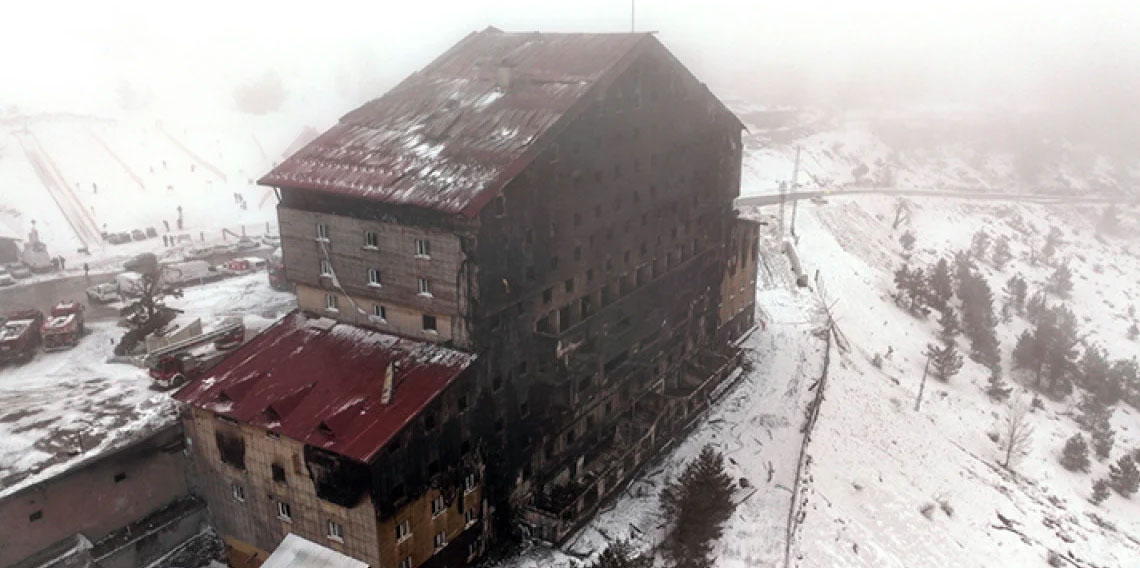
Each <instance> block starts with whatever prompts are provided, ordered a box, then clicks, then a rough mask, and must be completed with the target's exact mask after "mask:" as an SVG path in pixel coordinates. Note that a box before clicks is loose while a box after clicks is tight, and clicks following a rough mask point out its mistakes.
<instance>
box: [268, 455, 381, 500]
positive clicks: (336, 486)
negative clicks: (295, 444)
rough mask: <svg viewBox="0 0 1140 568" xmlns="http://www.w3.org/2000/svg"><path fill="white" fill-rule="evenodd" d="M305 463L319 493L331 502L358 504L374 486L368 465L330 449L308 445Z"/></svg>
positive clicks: (320, 496) (318, 494)
mask: <svg viewBox="0 0 1140 568" xmlns="http://www.w3.org/2000/svg"><path fill="white" fill-rule="evenodd" d="M305 465H306V466H308V469H309V475H310V477H312V479H313V487H314V488H315V489H316V492H317V497H319V498H321V499H323V500H325V501H328V502H329V503H333V504H335V505H340V506H341V507H347V508H352V507H355V506H356V505H357V504H358V503H360V500H361V499H362V498H364V496H365V495H367V494H368V492H369V489H370V487H371V483H370V480H369V471H368V466H367V465H365V464H363V463H360V462H356V461H353V460H350V459H347V458H345V457H343V456H339V455H337V454H334V453H332V452H329V451H327V450H323V449H321V448H317V447H314V446H305ZM282 473H284V472H282Z"/></svg>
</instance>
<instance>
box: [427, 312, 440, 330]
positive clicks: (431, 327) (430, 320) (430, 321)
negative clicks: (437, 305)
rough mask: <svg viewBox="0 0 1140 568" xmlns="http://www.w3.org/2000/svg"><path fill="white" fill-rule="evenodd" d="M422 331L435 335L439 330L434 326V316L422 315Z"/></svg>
mask: <svg viewBox="0 0 1140 568" xmlns="http://www.w3.org/2000/svg"><path fill="white" fill-rule="evenodd" d="M424 331H429V332H432V333H436V332H438V331H439V330H438V329H437V328H436V326H435V316H429V315H427V314H424Z"/></svg>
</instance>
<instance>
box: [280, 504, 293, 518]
mask: <svg viewBox="0 0 1140 568" xmlns="http://www.w3.org/2000/svg"><path fill="white" fill-rule="evenodd" d="M277 518H278V519H281V520H282V521H288V522H293V508H292V507H290V506H289V504H288V503H286V502H284V501H278V502H277Z"/></svg>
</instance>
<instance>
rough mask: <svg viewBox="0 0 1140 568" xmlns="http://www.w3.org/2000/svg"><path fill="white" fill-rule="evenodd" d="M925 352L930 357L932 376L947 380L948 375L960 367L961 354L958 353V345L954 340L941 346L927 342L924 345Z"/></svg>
mask: <svg viewBox="0 0 1140 568" xmlns="http://www.w3.org/2000/svg"><path fill="white" fill-rule="evenodd" d="M926 354H927V355H928V356H929V357H930V368H931V370H932V371H933V372H934V377H935V378H937V379H939V380H941V381H943V382H946V381H949V380H950V377H953V376H954V375H957V374H958V371H959V370H961V369H962V355H961V354H960V353H958V346H957V344H955V343H954V342H950V343H944V344H942V345H941V346H939V345H936V344H934V343H929V344H927V345H926Z"/></svg>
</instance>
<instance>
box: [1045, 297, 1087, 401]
mask: <svg viewBox="0 0 1140 568" xmlns="http://www.w3.org/2000/svg"><path fill="white" fill-rule="evenodd" d="M1051 317H1052V318H1053V321H1054V328H1053V329H1054V334H1053V335H1052V336H1051V337H1049V338H1048V340H1047V341H1046V344H1045V347H1044V349H1045V363H1046V365H1047V366H1048V370H1049V372H1048V375H1047V376H1048V377H1049V392H1051V393H1052V394H1053V395H1054V396H1066V395H1068V394H1069V393H1070V392H1072V390H1073V385H1072V382H1071V381H1070V380H1069V376H1071V375H1072V374H1074V373H1075V372H1076V370H1077V364H1076V359H1077V343H1078V342H1079V341H1080V330H1079V329H1078V328H1077V316H1076V315H1075V314H1073V311H1072V310H1070V309H1069V308H1068V307H1067V306H1057V307H1054V308H1053V309H1052V310H1051Z"/></svg>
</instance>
